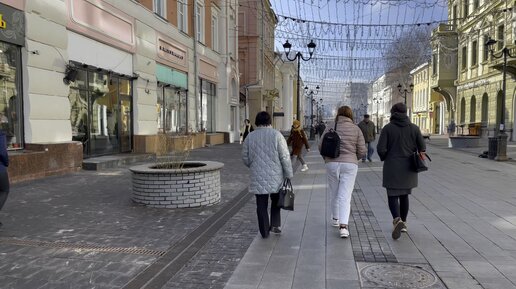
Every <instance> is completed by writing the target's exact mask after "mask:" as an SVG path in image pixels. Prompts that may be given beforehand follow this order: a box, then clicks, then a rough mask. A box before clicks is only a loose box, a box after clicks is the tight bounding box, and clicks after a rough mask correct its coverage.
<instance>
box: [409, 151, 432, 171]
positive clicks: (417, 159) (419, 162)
mask: <svg viewBox="0 0 516 289" xmlns="http://www.w3.org/2000/svg"><path fill="white" fill-rule="evenodd" d="M425 155H426V158H427V159H428V160H429V161H432V159H431V158H430V156H428V155H427V154H426V153H425ZM412 169H413V170H414V171H415V172H416V173H420V172H424V171H428V166H427V165H426V162H425V160H424V159H423V158H422V157H421V155H420V154H419V152H414V153H413V154H412Z"/></svg>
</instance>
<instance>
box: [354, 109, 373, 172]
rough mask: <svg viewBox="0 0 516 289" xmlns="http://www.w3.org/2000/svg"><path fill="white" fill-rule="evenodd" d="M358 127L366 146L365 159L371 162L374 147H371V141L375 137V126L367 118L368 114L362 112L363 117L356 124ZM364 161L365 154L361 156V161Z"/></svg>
mask: <svg viewBox="0 0 516 289" xmlns="http://www.w3.org/2000/svg"><path fill="white" fill-rule="evenodd" d="M358 127H359V128H360V130H361V131H362V133H363V134H364V140H365V143H366V147H367V160H368V161H370V162H372V161H373V159H372V157H373V153H374V149H373V146H372V145H371V143H372V142H373V141H374V140H375V138H376V128H375V125H374V123H373V122H372V121H371V120H369V115H368V114H364V119H363V120H362V121H361V122H360V123H359V124H358ZM365 161H366V156H364V157H363V158H362V162H364V163H365Z"/></svg>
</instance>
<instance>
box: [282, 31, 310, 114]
mask: <svg viewBox="0 0 516 289" xmlns="http://www.w3.org/2000/svg"><path fill="white" fill-rule="evenodd" d="M306 47H308V54H309V57H308V58H306V57H304V56H303V54H302V53H301V52H299V51H298V52H297V53H296V55H295V56H294V58H290V57H288V55H289V53H290V49H291V48H292V44H290V43H289V42H288V40H287V41H286V42H285V43H284V44H283V49H284V50H285V57H286V58H287V60H289V61H296V60H297V92H296V94H297V95H296V102H297V108H296V113H297V115H296V118H297V120H300V115H301V111H300V104H299V86H300V82H301V77H300V75H299V70H300V68H301V60H303V61H308V60H310V59H312V55H313V54H314V51H315V47H316V45H315V43H314V41H313V40H310V43H308V44H307V45H306Z"/></svg>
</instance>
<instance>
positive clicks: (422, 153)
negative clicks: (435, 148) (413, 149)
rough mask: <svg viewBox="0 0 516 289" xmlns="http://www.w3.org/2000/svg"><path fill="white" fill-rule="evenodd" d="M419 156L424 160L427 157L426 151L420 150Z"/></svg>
mask: <svg viewBox="0 0 516 289" xmlns="http://www.w3.org/2000/svg"><path fill="white" fill-rule="evenodd" d="M419 157H420V158H421V159H422V160H424V159H425V158H426V152H419Z"/></svg>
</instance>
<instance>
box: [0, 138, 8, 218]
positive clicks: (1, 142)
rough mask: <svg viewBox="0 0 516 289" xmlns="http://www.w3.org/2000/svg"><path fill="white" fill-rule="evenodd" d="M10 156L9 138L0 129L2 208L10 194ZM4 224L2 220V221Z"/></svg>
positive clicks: (0, 208) (0, 190) (0, 198)
mask: <svg viewBox="0 0 516 289" xmlns="http://www.w3.org/2000/svg"><path fill="white" fill-rule="evenodd" d="M8 166H9V156H8V154H7V139H6V135H5V133H4V132H3V131H2V130H0V210H2V208H3V206H4V204H5V201H6V200H7V196H8V195H9V175H8V174H7V167H8ZM0 226H2V222H0Z"/></svg>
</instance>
